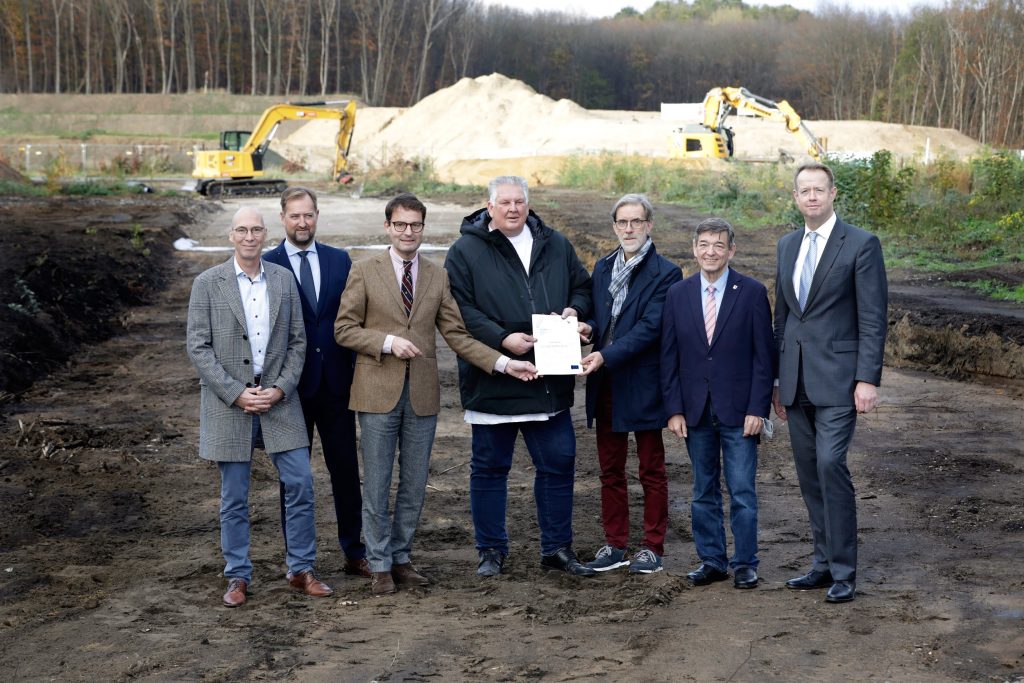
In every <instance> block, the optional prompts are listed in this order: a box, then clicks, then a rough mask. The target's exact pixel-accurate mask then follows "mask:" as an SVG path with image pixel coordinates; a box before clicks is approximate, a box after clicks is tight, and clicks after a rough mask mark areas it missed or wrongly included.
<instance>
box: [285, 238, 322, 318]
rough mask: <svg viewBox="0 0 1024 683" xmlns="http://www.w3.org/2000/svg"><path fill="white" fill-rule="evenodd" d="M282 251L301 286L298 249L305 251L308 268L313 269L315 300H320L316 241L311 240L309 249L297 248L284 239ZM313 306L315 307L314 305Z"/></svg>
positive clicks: (300, 262) (300, 261)
mask: <svg viewBox="0 0 1024 683" xmlns="http://www.w3.org/2000/svg"><path fill="white" fill-rule="evenodd" d="M284 251H285V253H286V254H288V263H289V265H291V267H292V271H293V272H294V273H295V277H296V278H298V280H299V287H300V289H301V286H302V273H300V272H299V269H300V268H301V267H302V257H301V256H299V252H300V251H305V252H306V253H307V254H309V256H307V257H306V260H307V261H309V269H310V270H311V271H313V287H315V288H316V298H317V301H319V300H320V254H318V253H317V251H316V242H311V243H310V245H309V249H305V250H303V249H299V248H298V247H297V246H295V245H294V244H292V243H291V242H289V241H288V240H285V241H284ZM314 308H316V307H315V306H314Z"/></svg>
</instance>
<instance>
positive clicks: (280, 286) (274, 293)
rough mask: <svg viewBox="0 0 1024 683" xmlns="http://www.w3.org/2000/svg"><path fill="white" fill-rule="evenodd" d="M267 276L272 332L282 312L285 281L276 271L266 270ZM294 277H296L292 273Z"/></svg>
mask: <svg viewBox="0 0 1024 683" xmlns="http://www.w3.org/2000/svg"><path fill="white" fill-rule="evenodd" d="M265 273H266V276H267V299H268V302H269V304H270V311H269V320H268V322H269V323H270V333H271V334H273V333H274V323H275V322H277V314H278V313H280V312H281V297H282V296H283V295H284V283H283V282H281V278H280V277H279V276H278V275H277V274H276V273H275V274H271V273H270V272H266V271H265ZM292 277H295V276H294V275H292Z"/></svg>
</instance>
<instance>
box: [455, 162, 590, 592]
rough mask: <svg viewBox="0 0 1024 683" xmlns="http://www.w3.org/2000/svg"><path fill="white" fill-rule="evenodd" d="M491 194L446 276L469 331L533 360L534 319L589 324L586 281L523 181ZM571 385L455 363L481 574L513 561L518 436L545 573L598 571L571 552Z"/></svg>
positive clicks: (465, 226)
mask: <svg viewBox="0 0 1024 683" xmlns="http://www.w3.org/2000/svg"><path fill="white" fill-rule="evenodd" d="M489 190H490V196H489V199H488V201H487V207H486V208H484V209H480V210H479V211H476V212H474V213H473V214H471V215H469V216H467V217H466V218H464V219H463V222H462V228H461V233H462V236H461V237H459V239H458V240H456V242H455V244H453V245H452V247H451V249H449V251H448V258H447V259H446V260H445V269H447V271H448V277H449V280H450V283H451V290H452V296H454V297H455V300H456V301H457V302H458V304H459V308H460V310H461V311H462V318H463V320H465V323H466V329H467V330H468V331H469V333H470V334H471V335H473V337H474V338H476V339H477V340H479V341H481V342H483V343H484V344H486V345H488V346H490V347H491V348H493V349H500V350H502V351H503V352H504V353H505V354H507V355H508V356H509V357H510V358H512V359H513V360H525V361H531V362H532V361H533V360H534V357H533V345H534V342H535V341H536V340H535V338H534V337H533V336H532V331H533V324H532V316H533V315H534V314H549V313H553V314H555V315H560V316H562V317H563V318H566V317H569V316H575V317H576V318H577V319H579V318H583V317H585V316H587V315H588V314H589V313H590V304H591V295H590V276H589V275H588V274H587V271H586V269H585V268H584V267H583V264H581V263H580V260H579V258H577V256H576V251H575V250H574V249H573V247H572V245H571V244H570V243H569V240H567V239H566V238H565V236H563V235H562V234H560V233H558V232H556V231H555V230H552V229H551V228H549V227H548V226H547V225H545V224H544V222H543V221H542V220H541V219H540V217H539V216H537V214H535V213H533V211H531V210H530V207H529V199H528V194H527V193H528V187H527V183H526V180H525V179H523V178H520V177H518V176H500V177H498V178H495V179H494V180H492V181H491V182H490V185H489ZM574 385H575V377H574V376H572V375H569V376H547V377H543V378H541V379H539V380H538V381H534V382H520V381H518V380H516V379H515V378H514V377H509V376H507V375H502V374H488V373H486V372H484V371H482V370H480V369H479V368H475V367H473V366H471V365H470V364H469V363H467V362H465V361H464V360H462V359H461V358H460V359H459V389H460V392H461V396H462V406H463V408H465V410H466V421H467V422H468V423H470V424H471V425H472V429H473V454H472V460H471V472H470V484H469V495H470V507H471V509H472V515H473V527H474V530H475V536H476V548H477V551H478V552H479V554H480V562H479V564H478V566H477V574H479V575H480V576H495V575H497V574H499V573H501V570H502V567H503V566H504V563H505V558H506V557H507V555H508V551H509V543H508V533H507V530H506V526H505V508H506V503H507V499H508V473H509V470H510V469H511V467H512V454H513V450H514V448H515V443H516V437H517V436H518V435H519V434H520V433H521V434H522V435H523V440H524V441H525V442H526V447H527V449H528V450H529V452H530V457H531V458H532V459H533V464H534V467H535V471H536V474H535V479H534V496H535V498H536V503H537V521H538V523H539V525H540V542H541V567H543V568H544V569H552V570H558V571H564V572H567V573H569V574H573V575H575V576H593V575H594V573H595V572H594V570H593V569H590V568H589V567H587V566H585V565H583V564H582V563H581V562H580V561H579V560H578V559H577V558H576V555H575V554H574V553H573V550H572V502H573V481H574V478H575V466H576V434H575V432H574V431H573V426H572V418H571V417H570V415H569V408H570V407H571V406H572V404H573V389H574Z"/></svg>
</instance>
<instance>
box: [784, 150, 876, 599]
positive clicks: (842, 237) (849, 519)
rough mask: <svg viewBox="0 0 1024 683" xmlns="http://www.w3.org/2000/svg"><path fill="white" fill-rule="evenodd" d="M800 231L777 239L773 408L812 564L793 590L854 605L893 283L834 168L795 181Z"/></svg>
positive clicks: (809, 169)
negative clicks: (840, 212)
mask: <svg viewBox="0 0 1024 683" xmlns="http://www.w3.org/2000/svg"><path fill="white" fill-rule="evenodd" d="M793 186H794V190H793V199H794V200H795V201H796V205H797V208H798V209H799V210H800V213H801V214H803V217H804V227H803V229H802V230H794V231H793V232H791V233H789V234H788V235H785V236H784V237H783V238H782V239H780V240H779V247H778V258H777V261H778V265H777V275H776V278H775V340H776V343H777V344H778V347H779V387H778V390H777V392H776V394H775V396H774V402H775V412H777V413H778V414H779V417H781V418H782V419H784V420H785V419H787V418H788V419H789V436H790V442H791V443H792V446H793V461H794V464H795V465H796V473H797V478H798V479H799V481H800V493H801V494H802V495H803V499H804V504H805V505H806V506H807V514H808V517H809V519H810V523H811V534H812V536H813V539H814V558H813V561H812V564H811V569H810V571H809V572H808V573H806V574H804V575H803V576H798V577H796V578H793V579H790V580H789V581H787V582H786V587H787V588H793V589H796V590H810V589H816V588H828V592H827V593H826V594H825V600H826V601H827V602H850V601H851V600H853V598H854V595H855V593H856V579H857V498H856V494H855V492H854V488H853V479H852V478H851V477H850V470H849V469H848V468H847V466H846V454H847V451H848V449H849V447H850V441H851V440H852V439H853V430H854V427H855V426H856V424H857V414H858V413H866V412H869V411H871V410H874V408H875V405H876V404H877V402H878V390H877V387H878V385H879V383H880V382H881V380H882V356H883V354H884V352H885V336H886V331H887V328H888V282H887V279H886V275H885V261H884V259H883V258H882V245H881V243H880V242H879V241H878V238H877V237H876V236H875V235H872V234H871V233H870V232H867V231H865V230H861V229H860V228H857V227H855V226H852V225H850V224H849V223H845V222H843V221H841V220H839V219H838V218H837V217H836V213H835V210H834V208H833V206H834V203H835V198H836V194H837V190H836V185H835V178H834V176H833V174H832V169H830V168H829V167H828V166H825V165H824V164H821V163H818V162H813V163H808V164H804V165H803V166H801V167H800V168H798V169H797V171H796V174H795V175H794V176H793Z"/></svg>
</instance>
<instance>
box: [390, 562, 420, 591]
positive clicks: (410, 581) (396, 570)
mask: <svg viewBox="0 0 1024 683" xmlns="http://www.w3.org/2000/svg"><path fill="white" fill-rule="evenodd" d="M391 576H392V577H394V579H395V583H397V584H398V585H400V586H426V585H428V584H429V583H430V579H428V578H427V577H425V576H423V574H420V573H419V572H418V571H416V567H414V566H413V565H412V562H406V563H405V564H396V565H392V567H391Z"/></svg>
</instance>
